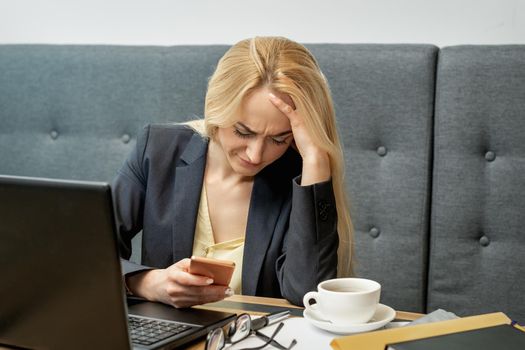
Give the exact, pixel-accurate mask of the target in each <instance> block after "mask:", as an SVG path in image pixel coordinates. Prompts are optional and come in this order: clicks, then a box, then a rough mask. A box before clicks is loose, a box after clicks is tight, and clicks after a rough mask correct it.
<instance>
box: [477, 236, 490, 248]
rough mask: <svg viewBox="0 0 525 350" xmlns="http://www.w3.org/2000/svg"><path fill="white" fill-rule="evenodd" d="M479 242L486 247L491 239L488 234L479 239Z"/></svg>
mask: <svg viewBox="0 0 525 350" xmlns="http://www.w3.org/2000/svg"><path fill="white" fill-rule="evenodd" d="M479 244H481V245H482V246H483V247H486V246H488V245H489V244H490V239H489V238H488V237H487V236H482V237H481V238H480V239H479Z"/></svg>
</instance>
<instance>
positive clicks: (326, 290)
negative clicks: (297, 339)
mask: <svg viewBox="0 0 525 350" xmlns="http://www.w3.org/2000/svg"><path fill="white" fill-rule="evenodd" d="M317 290H318V291H317V292H308V293H306V294H305V295H304V298H303V303H304V306H305V308H306V310H307V311H309V312H313V313H314V314H315V315H316V316H317V317H318V318H320V319H323V320H327V321H330V322H332V323H334V324H337V325H352V324H360V323H366V322H368V321H370V319H371V318H372V316H374V313H375V311H376V308H377V304H378V303H379V297H380V294H381V285H380V284H379V283H377V282H376V281H372V280H369V279H364V278H335V279H332V280H327V281H324V282H321V283H319V285H318V286H317ZM311 301H315V302H316V303H315V304H312V305H311V304H310V303H311Z"/></svg>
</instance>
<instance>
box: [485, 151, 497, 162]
mask: <svg viewBox="0 0 525 350" xmlns="http://www.w3.org/2000/svg"><path fill="white" fill-rule="evenodd" d="M485 159H486V160H487V161H489V162H492V161H493V160H494V159H496V154H495V153H494V152H492V151H488V152H487V153H485Z"/></svg>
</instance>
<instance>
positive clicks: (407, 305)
mask: <svg viewBox="0 0 525 350" xmlns="http://www.w3.org/2000/svg"><path fill="white" fill-rule="evenodd" d="M310 48H311V50H312V52H313V54H314V55H315V56H316V57H317V58H318V60H319V64H320V65H321V68H322V70H323V72H324V74H325V75H326V77H327V78H328V80H329V82H330V85H331V89H332V94H333V97H334V101H335V107H336V112H337V118H338V126H339V132H340V135H341V137H342V142H343V144H344V150H345V157H346V162H347V163H346V182H347V184H348V190H349V194H350V202H351V206H352V209H351V210H352V218H353V223H354V227H355V235H354V239H355V249H354V251H355V257H356V261H355V262H356V266H355V271H356V274H357V275H358V276H361V277H366V278H371V279H374V280H377V281H379V282H380V283H381V285H382V295H381V302H382V303H385V304H387V305H391V306H393V307H395V308H397V309H399V310H408V311H417V312H423V311H425V310H424V309H425V303H426V284H427V247H428V225H429V219H428V215H429V211H428V210H429V205H430V196H429V191H430V188H431V187H430V157H431V139H432V124H433V121H432V117H433V109H434V85H435V84H434V77H435V71H436V59H437V51H438V49H437V47H435V46H432V45H366V44H363V45H360V44H355V45H319V46H311V47H310Z"/></svg>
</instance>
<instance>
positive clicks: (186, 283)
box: [126, 259, 233, 308]
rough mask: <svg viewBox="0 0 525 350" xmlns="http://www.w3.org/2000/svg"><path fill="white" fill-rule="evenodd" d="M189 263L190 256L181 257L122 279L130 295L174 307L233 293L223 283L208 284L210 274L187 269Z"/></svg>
mask: <svg viewBox="0 0 525 350" xmlns="http://www.w3.org/2000/svg"><path fill="white" fill-rule="evenodd" d="M189 265H190V259H182V260H180V261H179V262H177V263H175V264H173V265H171V266H169V267H167V268H165V269H156V270H147V271H144V272H139V273H137V274H134V275H131V276H129V277H126V283H127V286H128V288H129V289H130V290H131V292H132V293H133V294H134V295H137V296H140V297H143V298H146V299H148V300H151V301H159V302H162V303H165V304H168V305H172V306H174V307H176V308H182V307H189V306H193V305H200V304H206V303H211V302H214V301H219V300H222V299H224V298H226V297H228V296H231V295H232V294H233V292H232V290H231V289H230V288H229V287H227V286H219V285H212V283H213V280H212V279H211V278H208V277H205V276H199V275H193V274H191V273H189V272H188V268H189Z"/></svg>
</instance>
